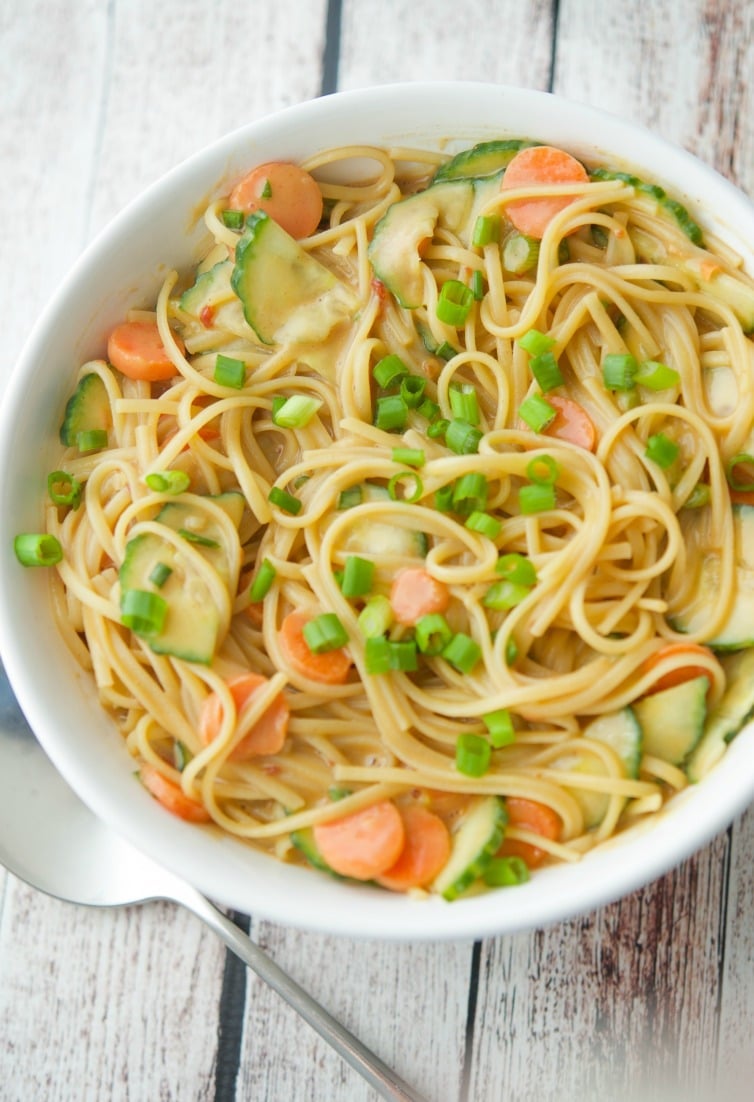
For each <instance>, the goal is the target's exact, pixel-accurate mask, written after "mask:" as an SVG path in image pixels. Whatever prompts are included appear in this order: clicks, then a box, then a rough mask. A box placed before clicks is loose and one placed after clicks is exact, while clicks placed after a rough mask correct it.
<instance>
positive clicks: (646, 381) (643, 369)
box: [634, 360, 681, 390]
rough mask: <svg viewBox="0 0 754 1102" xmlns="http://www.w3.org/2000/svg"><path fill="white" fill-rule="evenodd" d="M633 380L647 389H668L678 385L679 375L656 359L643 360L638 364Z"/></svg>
mask: <svg viewBox="0 0 754 1102" xmlns="http://www.w3.org/2000/svg"><path fill="white" fill-rule="evenodd" d="M634 381H635V382H637V383H638V384H639V385H640V386H645V387H647V389H648V390H669V389H670V387H673V386H678V384H679V383H680V381H681V376H680V375H679V374H678V372H677V371H675V370H674V369H673V368H672V367H668V366H667V364H661V363H658V362H657V360H644V362H643V363H641V364H639V370H638V371H637V372H636V375H635V377H634Z"/></svg>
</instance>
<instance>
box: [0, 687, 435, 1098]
mask: <svg viewBox="0 0 754 1102" xmlns="http://www.w3.org/2000/svg"><path fill="white" fill-rule="evenodd" d="M0 863H2V864H3V865H5V867H6V868H7V869H8V870H9V871H10V872H12V873H15V875H16V876H18V877H20V878H21V879H22V880H25V881H26V883H27V884H30V885H31V886H32V887H34V888H38V889H39V890H40V891H43V892H46V893H47V894H48V895H53V896H56V897H57V898H58V899H63V900H66V901H67V902H69V903H80V904H86V905H89V906H94V907H118V906H124V905H127V904H134V903H147V902H150V901H154V900H158V899H162V900H172V901H173V902H175V903H179V904H181V906H183V907H186V908H188V910H190V911H193V913H194V914H195V915H196V916H197V917H198V918H201V919H202V921H203V922H206V923H207V925H208V926H209V927H210V928H211V929H212V930H214V931H215V933H216V934H218V935H219V936H220V937H221V938H222V940H223V941H224V942H225V944H226V945H227V946H228V948H229V949H230V950H232V952H234V953H235V954H236V955H237V956H238V957H240V959H241V960H242V961H244V963H245V964H247V965H248V966H249V968H251V969H252V971H254V972H255V973H256V974H257V975H258V976H259V977H260V978H261V979H263V980H264V981H265V982H266V983H268V984H269V985H270V987H272V989H273V990H274V991H277V993H278V995H280V996H281V997H282V998H283V999H285V1001H286V1002H287V1003H288V1004H289V1005H290V1006H292V1007H293V1008H294V1010H296V1011H297V1012H298V1013H299V1014H300V1015H301V1017H302V1018H303V1019H304V1021H306V1022H308V1023H309V1025H310V1026H312V1028H313V1029H315V1030H316V1031H317V1033H319V1035H320V1036H321V1037H323V1038H324V1039H325V1040H326V1041H327V1042H328V1043H329V1044H331V1045H332V1047H333V1048H334V1049H335V1050H336V1052H338V1053H339V1054H340V1055H341V1056H342V1057H343V1059H344V1060H345V1061H346V1062H347V1063H349V1064H350V1065H351V1067H352V1068H355V1069H356V1071H358V1072H359V1074H361V1075H362V1076H363V1077H364V1078H365V1079H366V1080H367V1082H368V1083H370V1085H371V1086H372V1087H374V1089H375V1090H376V1091H377V1092H378V1093H379V1094H380V1095H381V1096H382V1097H383V1098H387V1099H391V1100H393V1102H395V1100H401V1102H426V1099H425V1098H423V1096H422V1095H419V1094H417V1093H416V1091H414V1090H412V1089H411V1087H409V1085H408V1084H407V1083H405V1082H404V1081H403V1080H402V1079H401V1078H400V1077H399V1076H398V1075H396V1073H395V1072H394V1071H392V1070H391V1068H389V1067H388V1066H387V1065H386V1064H384V1063H383V1062H382V1060H380V1058H379V1057H378V1056H375V1054H374V1053H373V1052H370V1050H369V1049H368V1048H366V1046H365V1045H363V1044H362V1043H361V1042H360V1041H359V1040H358V1039H357V1038H356V1037H354V1036H353V1035H352V1034H351V1033H349V1032H348V1030H347V1029H346V1028H345V1027H344V1026H342V1025H341V1024H340V1022H338V1021H336V1020H335V1018H333V1017H331V1015H330V1014H328V1012H327V1011H326V1010H325V1009H324V1007H322V1006H320V1005H319V1003H317V1002H315V1000H314V999H313V998H312V997H311V995H308V994H307V992H306V991H304V990H303V988H301V987H299V985H298V984H297V983H296V982H295V981H294V980H292V979H291V978H290V976H288V975H286V973H285V972H283V971H282V970H281V969H280V968H278V966H277V964H275V962H274V961H272V960H271V959H270V958H269V957H268V956H267V955H266V954H265V953H263V952H262V950H261V949H260V948H259V946H258V945H256V944H255V943H254V942H253V941H252V940H251V938H250V937H247V935H246V934H245V933H243V932H242V931H241V930H239V928H238V927H237V926H236V925H235V924H234V923H233V922H231V921H230V919H228V918H226V917H225V915H224V914H222V912H221V911H219V910H218V909H217V908H216V907H215V906H214V905H213V904H212V903H210V901H209V900H208V899H205V897H204V896H203V895H201V894H200V893H199V892H198V891H196V890H195V889H194V888H192V887H191V885H190V884H187V883H186V882H185V881H183V880H181V879H179V878H178V877H176V876H174V875H173V874H172V873H171V872H168V871H167V870H166V869H163V868H161V867H160V866H159V865H158V864H156V863H155V862H154V861H152V860H151V858H149V857H146V856H145V855H144V854H142V853H140V852H139V851H138V850H136V849H134V848H133V847H132V846H131V845H130V844H129V843H128V842H126V841H124V840H123V839H122V838H120V837H119V836H118V835H117V834H115V833H113V831H111V830H110V829H109V828H108V827H107V826H105V824H104V823H103V822H101V820H100V819H98V818H97V817H96V816H95V815H94V814H93V813H92V812H91V811H90V810H89V809H88V807H86V805H85V804H83V803H82V802H81V800H79V798H78V796H76V795H75V793H74V792H73V791H72V789H71V788H69V787H68V785H67V784H66V782H65V781H64V780H63V778H62V777H61V776H60V774H59V773H58V772H57V770H56V769H55V768H54V766H53V765H52V763H51V762H50V760H49V759H48V758H47V756H46V754H45V753H44V751H43V750H42V748H41V746H40V745H39V743H38V742H37V740H36V738H35V737H34V734H33V732H32V730H31V728H30V727H29V726H28V724H27V723H26V720H25V719H24V717H23V715H22V713H21V710H20V708H19V707H18V705H17V703H16V701H15V698H14V697H13V694H12V692H11V688H10V685H9V684H8V680H7V678H6V676H5V673H4V671H3V669H2V666H0Z"/></svg>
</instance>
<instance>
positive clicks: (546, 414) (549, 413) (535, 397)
mask: <svg viewBox="0 0 754 1102" xmlns="http://www.w3.org/2000/svg"><path fill="white" fill-rule="evenodd" d="M556 413H557V410H555V409H553V407H552V406H551V405H550V403H549V402H548V401H547V400H546V399H545V398H543V397H542V396H541V394H530V395H529V396H528V398H524V400H523V402H522V403H521V405H520V406H519V407H518V415H519V417H520V418H521V420H522V421H524V422H525V423H526V424H527V425H528V426H529V428H530V429H533V431H534V432H542V431H543V429H546V428H547V426H548V425H549V424H550V422H551V421H553V420H554V419H555V415H556Z"/></svg>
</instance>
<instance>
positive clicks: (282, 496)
mask: <svg viewBox="0 0 754 1102" xmlns="http://www.w3.org/2000/svg"><path fill="white" fill-rule="evenodd" d="M267 500H268V501H269V502H270V504H271V505H277V507H278V509H282V510H283V512H284V513H291V514H292V515H293V516H294V517H295V516H296V515H297V514H298V513H300V512H301V510H302V509H303V507H304V503H303V501H300V500H299V499H298V498H297V497H294V496H293V494H289V493H286V491H285V490H281V489H280V487H279V486H273V487H272V489H271V490H270V492H269V494H268V495H267Z"/></svg>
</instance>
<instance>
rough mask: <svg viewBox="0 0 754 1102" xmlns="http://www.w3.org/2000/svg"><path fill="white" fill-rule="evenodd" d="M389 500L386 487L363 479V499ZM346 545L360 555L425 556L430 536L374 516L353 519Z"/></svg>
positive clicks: (347, 548)
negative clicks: (376, 518)
mask: <svg viewBox="0 0 754 1102" xmlns="http://www.w3.org/2000/svg"><path fill="white" fill-rule="evenodd" d="M368 501H390V494H389V493H388V491H387V487H385V486H379V485H376V484H375V483H370V482H367V483H364V485H363V486H362V502H368ZM344 546H345V549H346V550H347V551H350V552H353V553H354V554H357V555H359V554H360V555H377V556H380V555H387V556H391V557H395V558H415V557H416V558H422V559H423V558H424V556H425V555H426V554H427V536H426V534H425V533H424V532H417V531H415V530H414V529H411V528H401V527H400V526H399V525H397V524H388V523H387V522H386V521H382V520H375V519H374V517H364V518H363V519H359V516H358V514H356V516H355V517H354V519H353V523H352V524H351V526H350V528H349V530H348V533H347V535H346V538H345V542H344Z"/></svg>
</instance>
